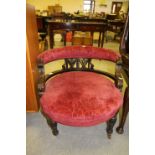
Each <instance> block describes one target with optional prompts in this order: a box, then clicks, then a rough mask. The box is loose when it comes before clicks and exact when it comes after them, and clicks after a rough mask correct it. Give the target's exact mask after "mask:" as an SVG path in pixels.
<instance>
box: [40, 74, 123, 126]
mask: <svg viewBox="0 0 155 155" xmlns="http://www.w3.org/2000/svg"><path fill="white" fill-rule="evenodd" d="M40 101H41V107H42V109H43V112H44V113H45V114H46V115H47V116H48V117H49V118H51V119H52V120H53V121H55V122H57V123H61V124H64V125H70V126H91V125H96V124H99V123H101V122H106V121H107V120H109V119H111V118H112V117H113V116H114V115H115V114H116V112H117V111H118V109H119V108H120V107H121V105H122V95H121V93H120V91H119V90H118V89H117V88H116V87H115V85H114V83H113V82H112V81H111V80H109V79H107V78H106V77H105V76H103V75H101V74H97V73H92V72H82V71H81V72H80V71H79V72H66V73H62V74H58V75H56V76H54V77H52V78H51V79H49V80H48V81H47V82H46V89H45V93H44V95H43V96H42V97H41V100H40Z"/></svg>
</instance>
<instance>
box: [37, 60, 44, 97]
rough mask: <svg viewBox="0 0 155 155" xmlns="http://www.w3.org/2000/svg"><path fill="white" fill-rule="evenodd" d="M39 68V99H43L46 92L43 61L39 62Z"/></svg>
mask: <svg viewBox="0 0 155 155" xmlns="http://www.w3.org/2000/svg"><path fill="white" fill-rule="evenodd" d="M37 67H38V71H39V78H38V83H37V91H38V95H39V97H41V96H42V95H43V93H44V90H45V71H44V64H43V62H42V60H41V59H38V60H37Z"/></svg>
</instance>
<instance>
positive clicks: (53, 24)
mask: <svg viewBox="0 0 155 155" xmlns="http://www.w3.org/2000/svg"><path fill="white" fill-rule="evenodd" d="M46 22H47V23H48V30H49V36H50V48H53V44H54V30H65V31H72V32H73V34H74V31H84V32H86V31H88V32H91V35H92V36H93V33H94V32H100V35H99V40H98V47H103V43H104V33H105V31H107V24H106V23H104V22H72V21H71V22H57V21H52V20H46ZM64 42H66V37H64Z"/></svg>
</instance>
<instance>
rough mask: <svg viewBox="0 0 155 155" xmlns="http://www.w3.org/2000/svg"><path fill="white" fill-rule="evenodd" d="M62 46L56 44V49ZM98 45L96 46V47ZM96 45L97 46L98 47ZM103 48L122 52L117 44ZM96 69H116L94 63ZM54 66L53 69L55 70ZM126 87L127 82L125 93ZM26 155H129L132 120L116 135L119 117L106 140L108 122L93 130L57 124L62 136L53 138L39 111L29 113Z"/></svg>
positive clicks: (50, 68) (104, 64) (105, 63)
mask: <svg viewBox="0 0 155 155" xmlns="http://www.w3.org/2000/svg"><path fill="white" fill-rule="evenodd" d="M62 44H63V43H61V42H57V43H56V44H55V45H56V46H55V48H57V47H61V46H62ZM96 45H97V44H96ZM96 45H95V46H96ZM104 48H110V49H113V50H115V51H116V52H118V51H119V43H118V42H107V43H105V44H104ZM61 64H62V61H61V60H60V61H58V62H54V63H50V64H48V65H46V66H45V70H46V73H48V72H49V71H51V70H54V69H56V68H60V67H61ZM94 64H95V66H96V68H103V69H105V70H106V69H108V70H109V69H110V70H111V72H113V68H114V66H112V65H109V64H108V63H107V62H106V61H105V62H101V61H99V60H94ZM53 66H54V67H53ZM125 87H126V84H125V82H124V87H123V92H124V89H125ZM26 119H27V120H26V151H27V153H26V154H27V155H128V154H129V118H128V117H127V120H126V123H125V127H124V134H122V135H119V134H117V133H116V127H117V126H118V123H119V115H118V119H117V122H116V124H115V126H114V132H113V135H112V138H111V140H109V139H108V138H107V134H106V123H103V124H99V125H96V126H92V127H71V126H64V125H61V124H58V130H59V135H58V136H57V137H55V136H53V134H52V131H51V129H50V128H49V127H48V125H47V123H46V120H45V118H44V117H43V116H42V114H41V113H40V112H38V113H27V116H26Z"/></svg>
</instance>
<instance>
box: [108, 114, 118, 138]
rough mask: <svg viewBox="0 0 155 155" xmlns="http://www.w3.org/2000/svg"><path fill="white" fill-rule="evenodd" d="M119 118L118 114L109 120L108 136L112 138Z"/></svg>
mask: <svg viewBox="0 0 155 155" xmlns="http://www.w3.org/2000/svg"><path fill="white" fill-rule="evenodd" d="M116 120H117V115H115V116H114V117H113V118H111V119H110V120H109V121H107V128H106V131H107V136H108V138H109V139H111V134H112V133H113V127H114V125H115V123H116Z"/></svg>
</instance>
